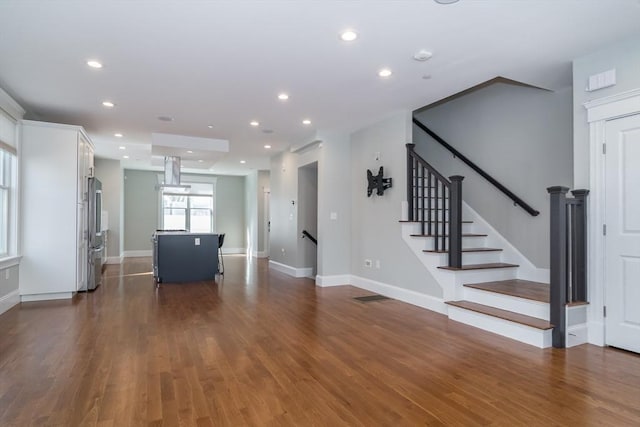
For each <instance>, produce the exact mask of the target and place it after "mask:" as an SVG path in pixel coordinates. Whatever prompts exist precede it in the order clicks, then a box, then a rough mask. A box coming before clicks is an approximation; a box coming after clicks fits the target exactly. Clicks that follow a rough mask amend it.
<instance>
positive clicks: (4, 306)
mask: <svg viewBox="0 0 640 427" xmlns="http://www.w3.org/2000/svg"><path fill="white" fill-rule="evenodd" d="M19 303H20V289H14V290H13V291H11V292H9V293H8V294H6V295H4V296H2V297H0V314H2V313H4V312H5V311H7V310H9V309H10V308H11V307H13V306H14V305H16V304H19Z"/></svg>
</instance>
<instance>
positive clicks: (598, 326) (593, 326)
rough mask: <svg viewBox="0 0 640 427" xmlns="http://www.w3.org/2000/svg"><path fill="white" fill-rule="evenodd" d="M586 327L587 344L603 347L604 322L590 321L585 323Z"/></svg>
mask: <svg viewBox="0 0 640 427" xmlns="http://www.w3.org/2000/svg"><path fill="white" fill-rule="evenodd" d="M587 328H588V331H587V337H588V341H589V344H593V345H597V346H600V347H604V346H605V342H604V323H603V322H599V321H591V322H588V323H587Z"/></svg>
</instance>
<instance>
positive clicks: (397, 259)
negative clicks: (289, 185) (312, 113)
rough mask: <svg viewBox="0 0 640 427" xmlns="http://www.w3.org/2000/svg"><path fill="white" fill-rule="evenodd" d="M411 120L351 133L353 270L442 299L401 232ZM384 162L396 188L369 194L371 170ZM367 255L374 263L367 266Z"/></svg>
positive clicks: (408, 117) (401, 117) (401, 116)
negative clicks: (379, 193)
mask: <svg viewBox="0 0 640 427" xmlns="http://www.w3.org/2000/svg"><path fill="white" fill-rule="evenodd" d="M410 123H411V114H410V113H408V112H407V113H401V114H398V115H395V116H393V117H390V118H388V119H386V120H383V121H380V122H378V123H375V124H373V125H371V126H369V127H367V128H364V129H361V130H359V131H357V132H355V133H353V134H352V135H351V165H350V170H351V179H350V181H351V274H354V275H357V276H360V277H364V278H366V279H370V280H375V281H378V282H382V283H386V284H389V285H392V286H396V287H399V288H403V289H408V290H412V291H416V292H420V293H423V294H428V295H431V296H435V297H442V289H441V288H440V286H439V285H438V283H437V282H436V281H435V279H434V278H433V277H432V276H431V274H430V273H429V272H428V270H427V269H426V267H425V266H424V265H423V264H422V262H421V261H420V260H419V259H418V258H417V257H416V255H415V254H414V253H413V252H412V251H411V249H410V248H409V246H407V244H406V243H405V242H404V241H403V240H402V235H401V230H400V223H399V221H400V219H401V206H402V202H403V201H404V200H406V186H405V184H406V167H405V164H406V151H405V144H406V143H407V142H409V141H411V126H410ZM378 154H379V160H376V156H377V155H378ZM380 166H383V167H384V177H385V178H386V177H390V178H392V179H393V187H392V188H390V189H388V190H386V191H385V193H384V195H382V196H377V195H375V194H372V195H371V197H367V183H368V182H367V169H370V170H371V171H372V172H373V174H374V175H375V174H377V173H378V169H379V168H380ZM365 259H369V260H371V261H372V262H373V266H372V267H366V266H365ZM378 263H379V267H378Z"/></svg>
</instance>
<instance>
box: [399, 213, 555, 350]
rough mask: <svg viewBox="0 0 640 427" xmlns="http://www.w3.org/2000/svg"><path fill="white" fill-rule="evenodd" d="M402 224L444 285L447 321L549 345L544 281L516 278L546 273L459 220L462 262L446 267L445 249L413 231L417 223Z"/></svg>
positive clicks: (493, 237)
mask: <svg viewBox="0 0 640 427" xmlns="http://www.w3.org/2000/svg"><path fill="white" fill-rule="evenodd" d="M465 208H466V209H464V210H465V211H470V208H468V207H467V206H465ZM401 223H402V234H403V238H404V240H405V241H406V242H407V243H408V244H409V246H410V247H411V248H412V249H413V251H414V253H415V254H416V256H418V258H420V259H421V260H422V261H423V263H424V264H425V266H426V267H427V269H428V270H429V271H430V272H431V273H432V275H433V276H434V277H435V278H436V280H438V282H439V283H440V284H441V285H442V286H443V291H444V292H443V293H444V298H443V299H444V301H445V304H446V311H445V312H446V314H447V315H448V316H449V318H450V319H452V320H455V321H458V322H461V323H465V324H468V325H471V326H474V327H478V328H480V329H484V330H486V331H489V332H493V333H496V334H499V335H503V336H506V337H509V338H512V339H515V340H518V341H521V342H524V343H527V344H531V345H534V346H536V347H540V348H546V347H550V346H551V333H552V328H553V325H551V323H549V313H550V311H549V284H548V283H543V282H542V281H535V280H524V279H522V278H521V277H523V276H524V277H534V278H539V279H541V280H544V276H545V272H543V271H538V270H537V269H535V267H533V266H531V265H526V266H525V267H521V266H520V265H519V264H518V263H516V262H518V261H521V262H523V263H528V262H527V261H526V260H525V259H524V257H523V256H522V255H520V254H518V253H517V251H515V249H514V248H513V247H507V250H506V251H505V248H503V247H499V246H498V245H496V243H499V240H500V237H499V236H498V235H497V234H495V232H494V231H492V230H490V229H489V230H487V227H486V226H485V224H477V223H476V222H475V221H470V220H466V221H463V233H462V265H461V266H460V267H450V266H448V265H447V256H448V255H447V252H446V251H445V250H443V249H439V250H435V249H434V248H433V246H434V239H435V237H434V236H433V235H428V234H421V233H418V232H416V230H417V229H418V228H419V223H418V222H417V221H407V220H404V221H401ZM476 228H478V229H481V231H477V230H476ZM489 242H491V243H493V244H492V245H490V246H487V244H488V243H489ZM507 246H510V245H507ZM505 252H507V253H506V254H505ZM518 258H521V259H520V260H518Z"/></svg>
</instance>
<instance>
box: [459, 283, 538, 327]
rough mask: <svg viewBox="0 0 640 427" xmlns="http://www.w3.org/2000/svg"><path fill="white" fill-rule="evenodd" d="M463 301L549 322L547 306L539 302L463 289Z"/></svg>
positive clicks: (467, 288)
mask: <svg viewBox="0 0 640 427" xmlns="http://www.w3.org/2000/svg"><path fill="white" fill-rule="evenodd" d="M463 296H464V299H465V300H466V301H471V302H476V303H478V304H482V305H488V306H490V307H495V308H500V309H502V310H508V311H513V312H516V313H520V314H524V315H525V316H531V317H537V318H538V319H543V320H546V321H549V304H548V303H545V302H540V301H533V300H528V299H524V298H518V297H514V296H511V295H503V294H498V293H495V292H489V291H483V290H480V289H474V288H469V287H467V286H465V287H464V294H463Z"/></svg>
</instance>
